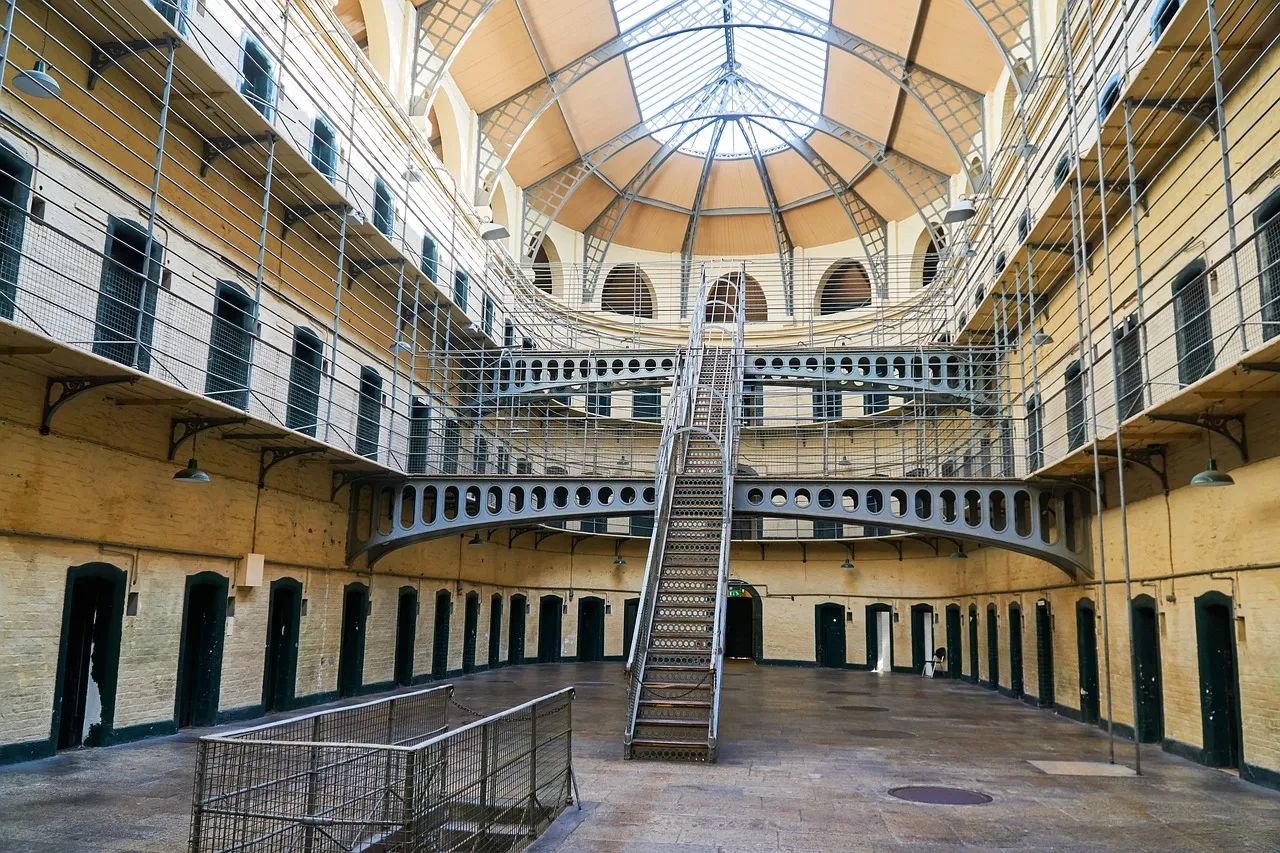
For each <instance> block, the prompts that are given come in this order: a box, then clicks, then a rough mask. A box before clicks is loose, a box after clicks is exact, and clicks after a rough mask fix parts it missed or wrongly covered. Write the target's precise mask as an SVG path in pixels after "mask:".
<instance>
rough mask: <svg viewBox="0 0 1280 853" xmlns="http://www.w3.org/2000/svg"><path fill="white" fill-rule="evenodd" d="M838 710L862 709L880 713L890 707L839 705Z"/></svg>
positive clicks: (870, 712) (865, 711)
mask: <svg viewBox="0 0 1280 853" xmlns="http://www.w3.org/2000/svg"><path fill="white" fill-rule="evenodd" d="M836 710H837V711H862V712H864V713H867V714H879V713H881V712H882V711H888V710H889V709H888V708H881V707H879V706H877V705H837V706H836Z"/></svg>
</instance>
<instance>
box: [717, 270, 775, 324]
mask: <svg viewBox="0 0 1280 853" xmlns="http://www.w3.org/2000/svg"><path fill="white" fill-rule="evenodd" d="M739 290H741V291H742V292H743V295H744V296H745V298H746V307H745V308H744V309H743V310H744V314H745V316H744V319H745V320H746V321H747V322H748V323H763V322H767V321H768V319H769V301H768V299H766V298H765V295H764V288H762V287H761V286H760V282H758V281H756V279H755V278H754V277H753V276H750V275H748V276H743V274H742V273H740V272H731V273H729V274H728V275H724V276H721V277H720V278H718V279H716V280H715V281H714V282H713V283H712V285H711V291H710V293H708V294H707V308H706V311H705V312H704V314H703V317H704V318H705V319H706V321H707V322H708V323H731V322H733V321H734V320H735V319H736V317H737V312H738V292H739Z"/></svg>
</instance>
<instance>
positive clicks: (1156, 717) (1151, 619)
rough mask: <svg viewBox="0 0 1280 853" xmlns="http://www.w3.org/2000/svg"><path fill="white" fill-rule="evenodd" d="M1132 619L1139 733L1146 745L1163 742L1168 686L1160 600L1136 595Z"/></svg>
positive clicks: (1134, 687)
mask: <svg viewBox="0 0 1280 853" xmlns="http://www.w3.org/2000/svg"><path fill="white" fill-rule="evenodd" d="M1129 618H1130V619H1131V620H1132V622H1133V689H1134V691H1135V693H1134V698H1135V700H1136V701H1135V702H1134V706H1135V710H1136V711H1137V725H1136V727H1135V730H1136V733H1137V737H1138V740H1140V741H1141V742H1142V743H1160V742H1161V741H1162V740H1164V686H1163V685H1162V683H1161V673H1160V627H1159V619H1158V617H1157V614H1156V600H1155V599H1154V598H1152V597H1151V596H1149V595H1139V596H1135V597H1134V599H1133V602H1132V603H1130V605H1129Z"/></svg>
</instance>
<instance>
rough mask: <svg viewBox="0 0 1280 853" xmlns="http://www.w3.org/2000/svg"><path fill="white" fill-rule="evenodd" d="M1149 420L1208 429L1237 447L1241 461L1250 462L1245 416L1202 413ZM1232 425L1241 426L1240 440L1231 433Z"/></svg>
mask: <svg viewBox="0 0 1280 853" xmlns="http://www.w3.org/2000/svg"><path fill="white" fill-rule="evenodd" d="M1147 420H1151V421H1167V422H1169V423H1175V424H1190V425H1191V426H1197V427H1200V428H1201V429H1206V430H1208V431H1209V432H1212V433H1215V434H1217V435H1220V436H1222V437H1223V438H1225V439H1226V440H1227V441H1229V442H1231V443H1232V444H1233V445H1235V448H1236V451H1237V452H1238V453H1239V454H1240V461H1242V462H1248V461H1249V436H1248V434H1247V433H1246V432H1245V427H1244V415H1215V414H1211V413H1209V412H1202V413H1200V414H1198V415H1147ZM1232 423H1235V424H1237V425H1238V426H1239V429H1240V437H1239V438H1236V437H1235V435H1233V434H1232V432H1231V424H1232Z"/></svg>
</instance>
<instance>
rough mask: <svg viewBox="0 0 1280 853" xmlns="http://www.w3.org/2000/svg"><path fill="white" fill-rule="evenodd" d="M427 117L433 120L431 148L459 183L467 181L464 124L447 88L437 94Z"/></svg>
mask: <svg viewBox="0 0 1280 853" xmlns="http://www.w3.org/2000/svg"><path fill="white" fill-rule="evenodd" d="M427 117H428V119H429V120H430V122H431V134H430V139H429V142H430V144H431V149H432V150H433V151H435V153H436V156H437V157H439V158H440V162H442V163H444V167H445V168H446V169H448V170H449V174H451V175H453V179H454V180H455V181H457V182H458V183H459V184H464V183H466V182H465V181H464V180H463V169H462V152H463V151H464V150H466V147H467V145H466V143H465V142H464V139H463V132H462V124H461V122H460V121H459V120H458V109H457V108H456V107H455V106H454V104H453V101H452V100H451V99H450V97H449V92H448V91H447V90H445V89H441V90H440V91H439V92H438V93H437V94H436V98H435V100H434V101H432V102H431V111H430V112H429V113H427Z"/></svg>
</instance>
